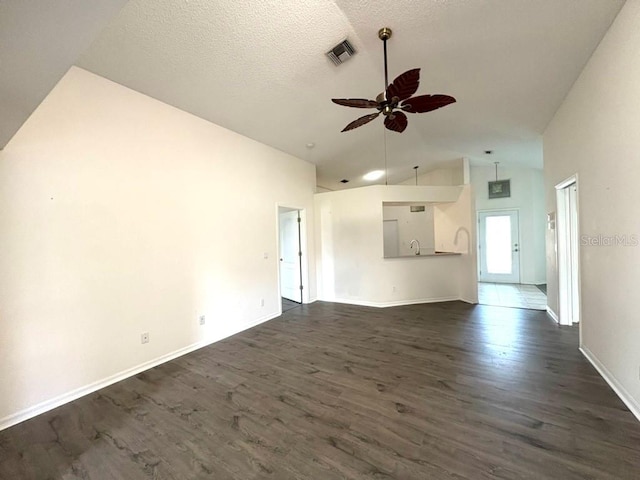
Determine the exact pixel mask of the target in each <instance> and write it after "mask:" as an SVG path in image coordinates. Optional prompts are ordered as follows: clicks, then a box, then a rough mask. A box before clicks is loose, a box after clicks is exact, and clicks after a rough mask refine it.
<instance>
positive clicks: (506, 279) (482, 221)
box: [478, 210, 520, 283]
mask: <svg viewBox="0 0 640 480" xmlns="http://www.w3.org/2000/svg"><path fill="white" fill-rule="evenodd" d="M478 223H479V227H480V228H479V238H478V250H479V251H478V258H479V259H480V269H479V275H478V280H480V281H481V282H499V283H520V241H519V235H518V211H517V210H504V211H500V212H496V211H493V212H478Z"/></svg>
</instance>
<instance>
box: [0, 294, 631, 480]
mask: <svg viewBox="0 0 640 480" xmlns="http://www.w3.org/2000/svg"><path fill="white" fill-rule="evenodd" d="M577 333H578V332H577V329H576V328H565V327H558V326H556V325H555V324H554V323H553V322H552V321H551V320H550V319H549V318H548V317H547V316H546V314H545V313H544V312H538V311H533V310H519V309H512V308H500V307H488V306H472V305H467V304H464V303H461V302H448V303H441V304H429V305H413V306H406V307H394V308H388V309H375V308H366V307H356V306H350V305H340V304H330V303H322V302H317V303H314V304H312V305H304V306H301V307H300V308H296V309H293V310H291V311H289V312H287V313H285V314H284V315H283V316H282V317H280V318H278V319H275V320H272V321H270V322H268V323H266V324H263V325H261V326H258V327H256V328H253V329H252V330H250V331H247V332H244V333H241V334H239V335H236V336H234V337H232V338H229V339H227V340H225V341H222V342H220V343H217V344H215V345H212V346H210V347H207V348H204V349H201V350H199V351H197V352H194V353H192V354H190V355H186V356H184V357H181V358H179V359H177V360H174V361H172V362H169V363H167V364H164V365H162V366H160V367H157V368H154V369H152V370H149V371H147V372H145V373H143V374H140V375H137V376H136V377H132V378H130V379H128V380H125V381H122V382H120V383H118V384H116V385H113V386H111V387H108V388H106V389H103V390H101V391H99V392H96V393H94V394H91V395H88V396H86V397H84V398H81V399H79V400H77V401H75V402H73V403H70V404H68V405H65V406H63V407H60V408H58V409H56V410H54V411H51V412H49V413H46V414H43V415H41V416H39V417H37V418H35V419H32V420H29V421H27V422H24V423H22V424H20V425H17V426H15V427H12V428H10V429H7V430H5V431H3V432H0V478H1V479H3V480H5V479H6V480H18V479H38V480H40V479H43V480H44V479H65V480H70V479H96V480H109V479H126V480H137V479H176V480H177V479H180V480H184V479H201V478H202V479H243V480H246V479H263V478H264V479H278V480H280V479H294V478H295V479H321V480H332V479H392V478H393V479H421V480H423V479H436V480H437V479H473V480H477V479H536V480H540V479H559V480H572V479H576V480H577V479H580V480H584V479H616V480H619V479H638V478H640V422H638V421H637V420H636V419H635V418H634V417H633V416H632V414H631V413H630V412H629V411H628V410H627V409H626V408H625V407H624V405H623V404H622V402H621V401H620V400H619V399H618V398H617V397H616V396H615V394H614V393H613V392H612V391H611V390H610V388H609V387H608V386H607V385H606V384H605V382H604V381H603V380H602V379H601V378H600V377H599V376H598V374H597V373H596V372H595V370H594V369H593V368H592V367H591V366H590V365H589V364H588V363H587V361H586V360H585V359H584V358H583V357H582V355H581V354H580V353H579V352H578V350H577V345H578V338H577Z"/></svg>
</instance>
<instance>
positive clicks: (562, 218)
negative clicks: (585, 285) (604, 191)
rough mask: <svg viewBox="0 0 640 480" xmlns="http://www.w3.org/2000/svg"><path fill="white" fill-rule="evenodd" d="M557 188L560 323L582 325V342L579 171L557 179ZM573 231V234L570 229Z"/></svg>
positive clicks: (557, 260) (580, 330)
mask: <svg viewBox="0 0 640 480" xmlns="http://www.w3.org/2000/svg"><path fill="white" fill-rule="evenodd" d="M574 185H575V188H576V195H575V202H574V208H572V204H571V201H570V190H569V189H570V187H572V186H574ZM555 189H556V206H557V210H558V213H557V218H556V232H557V253H556V265H557V267H558V323H559V324H560V325H573V324H574V323H577V324H578V325H579V327H578V328H579V333H580V344H581V345H582V327H581V324H582V322H581V321H580V320H581V311H580V310H581V298H582V294H581V290H582V286H581V281H580V280H581V279H580V239H579V237H580V214H579V213H580V201H579V195H578V193H579V191H580V190H579V185H578V174H577V173H576V174H574V175H571V176H570V177H568V178H567V179H565V180H563V181H562V182H560V183H558V184H557V185H556V187H555ZM572 231H573V233H574V235H571V233H572Z"/></svg>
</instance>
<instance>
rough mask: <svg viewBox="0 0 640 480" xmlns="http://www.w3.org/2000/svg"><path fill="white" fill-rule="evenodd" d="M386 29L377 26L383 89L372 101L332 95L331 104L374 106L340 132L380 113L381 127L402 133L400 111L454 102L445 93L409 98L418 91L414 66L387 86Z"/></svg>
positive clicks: (421, 110)
mask: <svg viewBox="0 0 640 480" xmlns="http://www.w3.org/2000/svg"><path fill="white" fill-rule="evenodd" d="M391 33H392V32H391V29H390V28H386V27H385V28H381V29H380V31H379V32H378V38H380V40H382V43H383V44H384V92H382V93H381V94H379V95H378V96H377V97H376V99H375V100H366V99H364V98H332V99H331V101H332V102H333V103H337V104H338V105H344V106H345V107H355V108H375V109H377V110H378V111H377V112H376V113H371V114H369V115H365V116H364V117H360V118H358V119H357V120H354V121H353V122H351V123H350V124H349V125H347V126H346V127H344V128H343V129H342V131H343V132H346V131H349V130H353V129H354V128H358V127H361V126H362V125H364V124H366V123H369V122H370V121H372V120H374V119H376V118H377V117H378V115H380V114H381V113H382V114H383V115H384V116H385V119H384V126H385V127H386V128H387V129H389V130H393V131H395V132H400V133H401V132H404V129H405V128H407V116H406V115H405V114H404V113H403V112H409V113H425V112H431V111H432V110H436V109H438V108H441V107H445V106H447V105H449V104H450V103H454V102H455V101H456V99H455V98H453V97H450V96H449V95H440V94H437V95H418V96H417V97H412V96H411V95H413V94H414V93H416V91H417V90H418V85H419V84H420V69H419V68H414V69H413V70H408V71H406V72H404V73H403V74H402V75H400V76H398V77H397V78H396V79H395V80H394V81H393V83H391V84H390V85H389V77H388V73H387V40H389V39H390V38H391Z"/></svg>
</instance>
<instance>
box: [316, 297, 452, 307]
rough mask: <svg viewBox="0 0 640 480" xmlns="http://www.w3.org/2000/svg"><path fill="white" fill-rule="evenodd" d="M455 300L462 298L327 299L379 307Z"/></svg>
mask: <svg viewBox="0 0 640 480" xmlns="http://www.w3.org/2000/svg"><path fill="white" fill-rule="evenodd" d="M454 300H460V298H459V297H436V298H433V297H431V298H418V299H415V300H394V301H391V302H369V301H366V300H352V299H347V298H334V299H332V300H326V301H327V302H335V303H347V304H349V305H360V306H363V307H377V308H387V307H400V306H403V305H416V304H419V303H438V302H451V301H454Z"/></svg>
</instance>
